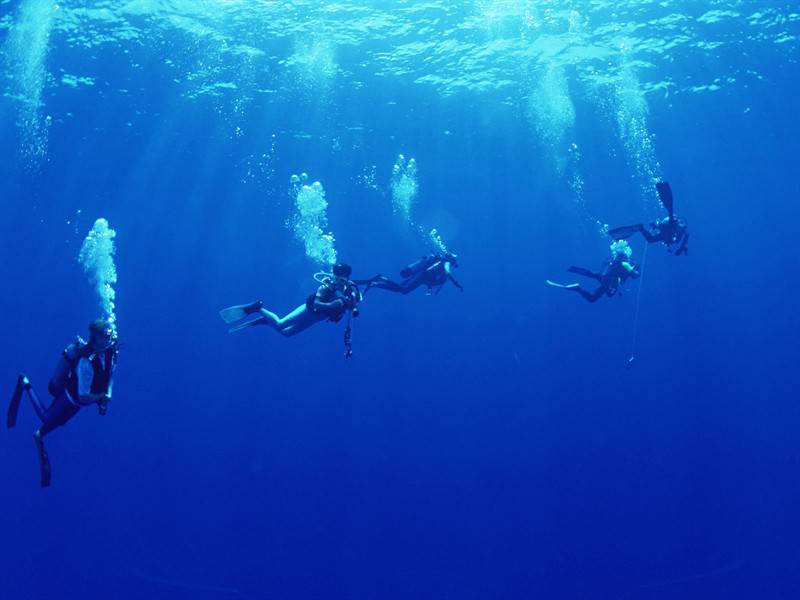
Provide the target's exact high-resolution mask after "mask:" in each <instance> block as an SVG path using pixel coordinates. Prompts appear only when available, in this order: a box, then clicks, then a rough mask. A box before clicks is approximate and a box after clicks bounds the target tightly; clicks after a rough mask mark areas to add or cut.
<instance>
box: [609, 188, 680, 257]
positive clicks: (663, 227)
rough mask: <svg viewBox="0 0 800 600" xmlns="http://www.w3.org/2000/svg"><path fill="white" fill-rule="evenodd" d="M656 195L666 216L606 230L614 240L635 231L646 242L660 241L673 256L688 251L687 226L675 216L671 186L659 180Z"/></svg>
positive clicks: (621, 238)
mask: <svg viewBox="0 0 800 600" xmlns="http://www.w3.org/2000/svg"><path fill="white" fill-rule="evenodd" d="M656 190H657V191H658V197H659V198H660V199H661V204H663V205H664V208H666V209H667V213H668V216H667V217H665V218H664V219H661V220H660V221H653V222H651V223H648V224H647V225H646V226H645V225H642V224H641V223H639V224H637V225H624V226H622V227H616V228H614V229H612V230H610V231H609V232H608V234H609V235H610V236H611V237H612V238H614V239H615V240H623V239H627V238H629V237H631V236H632V235H634V234H636V233H641V234H642V236H644V239H645V240H647V243H649V244H654V243H657V242H662V243H663V244H664V245H665V246H666V247H667V251H668V252H674V253H675V256H680V255H681V254H688V253H689V248H688V244H689V227H688V225H687V224H686V221H684V220H683V219H680V218H678V217H676V216H675V212H674V206H673V199H672V188H671V187H670V185H669V183H668V182H666V181H659V182H658V183H657V184H656Z"/></svg>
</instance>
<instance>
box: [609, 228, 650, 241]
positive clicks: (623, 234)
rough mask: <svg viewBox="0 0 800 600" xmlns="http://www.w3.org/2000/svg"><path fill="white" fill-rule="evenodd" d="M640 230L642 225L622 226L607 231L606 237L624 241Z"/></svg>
mask: <svg viewBox="0 0 800 600" xmlns="http://www.w3.org/2000/svg"><path fill="white" fill-rule="evenodd" d="M641 230H642V225H641V224H638V225H623V226H622V227H615V228H614V229H609V230H608V235H610V236H611V237H612V238H614V239H615V240H626V239H628V238H629V237H631V236H632V235H634V234H635V233H637V232H639V231H641Z"/></svg>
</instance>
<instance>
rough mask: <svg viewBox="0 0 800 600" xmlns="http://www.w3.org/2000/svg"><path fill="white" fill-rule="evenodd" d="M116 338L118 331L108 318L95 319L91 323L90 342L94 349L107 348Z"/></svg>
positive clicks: (101, 349)
mask: <svg viewBox="0 0 800 600" xmlns="http://www.w3.org/2000/svg"><path fill="white" fill-rule="evenodd" d="M116 339H117V331H116V329H115V328H114V325H113V324H112V323H109V322H108V321H107V320H106V319H95V320H94V321H92V322H91V323H89V344H90V345H91V346H92V348H93V349H94V350H98V351H103V350H107V349H108V348H110V347H111V346H112V345H113V344H114V342H115V341H116Z"/></svg>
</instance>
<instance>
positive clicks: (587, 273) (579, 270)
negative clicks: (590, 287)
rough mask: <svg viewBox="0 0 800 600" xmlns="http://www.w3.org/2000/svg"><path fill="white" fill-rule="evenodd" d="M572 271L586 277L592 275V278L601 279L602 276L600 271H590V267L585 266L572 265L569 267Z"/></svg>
mask: <svg viewBox="0 0 800 600" xmlns="http://www.w3.org/2000/svg"><path fill="white" fill-rule="evenodd" d="M567 271H569V272H570V273H575V274H576V275H583V276H584V277H591V278H592V279H596V280H597V281H600V280H601V279H602V277H601V276H600V274H599V273H595V272H594V271H590V270H589V269H584V268H583V267H570V268H569V269H567Z"/></svg>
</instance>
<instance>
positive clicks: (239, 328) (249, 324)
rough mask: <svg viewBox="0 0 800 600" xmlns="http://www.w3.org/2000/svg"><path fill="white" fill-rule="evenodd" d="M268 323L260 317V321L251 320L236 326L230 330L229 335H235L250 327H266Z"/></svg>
mask: <svg viewBox="0 0 800 600" xmlns="http://www.w3.org/2000/svg"><path fill="white" fill-rule="evenodd" d="M266 324H267V321H266V319H264V317H259V318H258V319H250V320H249V321H244V322H243V323H239V324H238V325H234V326H233V327H231V328H230V329H228V333H235V332H237V331H242V330H243V329H247V328H248V327H253V326H254V325H266Z"/></svg>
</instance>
